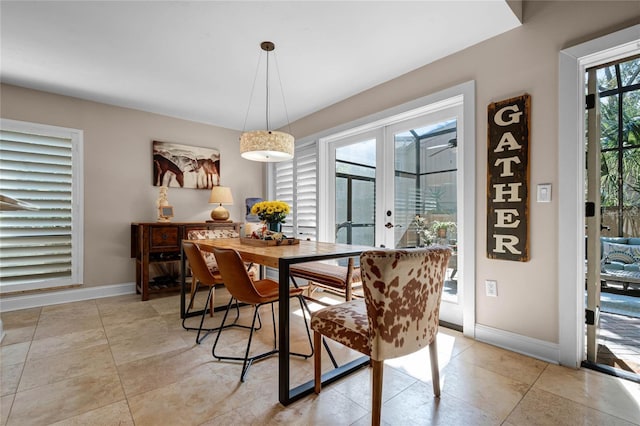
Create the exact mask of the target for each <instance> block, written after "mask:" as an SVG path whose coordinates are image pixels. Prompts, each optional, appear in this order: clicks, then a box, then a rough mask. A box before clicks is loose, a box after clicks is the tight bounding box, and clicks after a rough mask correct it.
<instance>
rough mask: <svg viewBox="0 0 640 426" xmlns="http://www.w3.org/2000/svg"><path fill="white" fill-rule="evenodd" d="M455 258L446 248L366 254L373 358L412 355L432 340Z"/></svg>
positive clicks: (364, 265)
mask: <svg viewBox="0 0 640 426" xmlns="http://www.w3.org/2000/svg"><path fill="white" fill-rule="evenodd" d="M450 256H451V251H450V250H449V249H448V248H445V247H428V248H421V249H406V250H402V249H400V250H373V251H367V252H364V253H362V255H361V256H360V266H361V268H362V284H363V288H364V294H365V303H366V307H367V316H368V319H369V329H370V333H371V334H370V336H371V358H372V359H374V360H383V359H388V358H396V357H399V356H403V355H407V354H409V353H412V352H415V351H417V350H420V349H422V348H424V347H426V346H428V345H429V344H430V343H431V342H432V341H433V339H434V338H435V336H436V333H437V332H438V317H439V313H440V300H441V297H442V287H443V285H444V279H445V274H446V270H447V263H448V262H449V257H450Z"/></svg>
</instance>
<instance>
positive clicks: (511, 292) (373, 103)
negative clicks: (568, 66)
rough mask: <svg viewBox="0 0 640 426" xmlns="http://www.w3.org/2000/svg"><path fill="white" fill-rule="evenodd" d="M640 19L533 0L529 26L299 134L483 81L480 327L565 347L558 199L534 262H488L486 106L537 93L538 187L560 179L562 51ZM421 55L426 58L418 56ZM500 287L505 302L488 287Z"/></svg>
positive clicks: (311, 123) (543, 215)
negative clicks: (560, 320)
mask: <svg viewBox="0 0 640 426" xmlns="http://www.w3.org/2000/svg"><path fill="white" fill-rule="evenodd" d="M638 22H640V3H638V2H637V1H625V2H613V1H587V2H578V1H558V2H541V1H527V2H525V3H524V25H522V26H521V27H519V28H516V29H514V30H512V31H509V32H507V33H505V34H503V35H500V36H497V37H494V38H492V39H490V40H487V41H485V42H483V43H480V44H478V45H476V46H473V47H470V48H468V49H466V50H464V51H462V52H460V53H457V54H455V55H452V56H449V57H447V58H444V59H442V60H440V61H437V62H435V63H433V64H430V65H427V66H425V67H422V68H420V69H418V70H415V71H413V72H411V73H408V74H406V75H404V76H401V77H399V78H397V79H395V80H392V81H389V82H387V83H386V84H383V85H380V86H378V87H375V88H373V89H371V90H368V91H366V92H363V93H361V94H359V95H357V96H354V97H352V98H350V99H348V100H346V101H344V102H341V103H338V104H336V105H333V106H331V107H329V108H327V109H325V110H323V111H320V112H318V113H316V114H313V115H311V116H309V117H306V118H304V119H302V120H299V121H297V122H295V123H293V124H292V128H293V130H294V133H295V135H296V137H298V138H302V137H304V136H307V135H312V134H314V133H318V132H321V131H323V130H325V129H329V128H332V127H335V126H338V125H340V124H343V123H347V122H349V121H352V120H355V119H357V118H360V117H364V116H367V115H369V114H372V113H376V112H378V111H382V110H384V109H387V108H390V107H393V106H396V105H400V104H402V103H405V102H407V101H410V100H413V99H416V98H419V97H422V96H425V95H428V94H431V93H435V92H438V91H440V90H442V89H445V88H448V87H451V86H454V85H456V84H459V83H462V82H465V81H468V80H475V81H476V105H475V106H476V139H477V141H478V142H477V143H478V149H477V158H476V173H477V178H476V191H477V192H476V197H477V201H476V213H477V219H476V224H475V225H476V322H477V323H478V324H482V325H485V326H489V327H493V328H496V329H501V330H506V331H509V332H513V333H517V334H521V335H524V336H529V337H532V338H536V339H541V340H544V341H549V342H554V343H558V309H559V307H558V285H559V284H558V282H557V266H558V260H557V259H558V257H560V258H561V259H562V256H558V251H557V243H558V242H557V238H556V228H557V223H558V214H560V213H559V212H558V211H557V199H556V200H553V201H552V202H551V203H549V204H544V203H541V204H539V203H536V202H535V198H532V199H531V202H530V232H529V235H530V238H529V240H530V257H531V260H530V261H529V262H526V263H520V262H508V261H499V260H490V259H487V257H486V200H485V197H486V171H487V167H486V164H485V163H486V161H487V155H486V148H485V147H486V134H487V124H486V120H487V118H486V117H487V106H488V105H489V104H490V103H491V102H494V101H499V100H503V99H507V98H510V97H513V96H518V95H521V94H523V93H525V92H527V93H529V94H531V97H532V113H531V120H532V127H531V145H530V147H531V148H530V149H531V157H530V162H531V175H530V185H531V186H530V188H532V189H533V190H535V185H536V184H538V183H552V184H553V190H554V191H556V192H555V194H557V182H558V164H557V160H558V156H557V146H558V143H559V141H558V137H557V133H558V118H557V117H558V55H559V52H560V50H562V49H564V48H567V47H570V46H572V45H575V44H578V43H581V42H584V41H587V40H590V39H593V38H596V37H599V36H602V35H604V34H607V33H610V32H613V31H616V30H619V29H622V28H626V27H629V26H631V25H633V24H637V23H638ZM416 54H419V52H416ZM486 279H495V280H497V281H498V293H499V296H498V297H497V298H488V297H486V296H485V290H484V281H485V280H486Z"/></svg>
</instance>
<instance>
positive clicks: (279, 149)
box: [240, 41, 295, 162]
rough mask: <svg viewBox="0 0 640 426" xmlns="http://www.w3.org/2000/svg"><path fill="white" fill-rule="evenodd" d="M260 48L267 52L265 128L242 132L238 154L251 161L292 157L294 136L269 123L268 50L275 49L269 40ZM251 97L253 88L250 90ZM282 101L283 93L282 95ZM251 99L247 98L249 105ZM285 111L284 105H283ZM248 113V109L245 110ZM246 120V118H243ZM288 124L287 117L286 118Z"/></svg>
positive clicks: (275, 160) (281, 159)
mask: <svg viewBox="0 0 640 426" xmlns="http://www.w3.org/2000/svg"><path fill="white" fill-rule="evenodd" d="M260 48H261V49H262V50H264V51H265V52H267V78H266V121H267V122H266V124H267V129H266V130H253V131H248V132H243V133H242V135H241V136H240V155H241V156H242V158H246V159H247V160H252V161H262V162H277V161H286V160H291V159H292V158H293V148H294V142H295V140H294V138H293V136H291V135H290V134H289V133H285V132H278V131H275V130H271V127H270V123H269V52H271V51H273V50H274V49H275V45H274V44H273V43H272V42H270V41H263V42H262V43H261V44H260ZM251 97H253V90H252V92H251ZM282 99H283V101H284V95H283V97H282ZM250 106H251V100H249V107H250ZM285 112H286V105H285ZM247 115H248V111H247ZM245 121H246V119H245ZM287 124H288V118H287Z"/></svg>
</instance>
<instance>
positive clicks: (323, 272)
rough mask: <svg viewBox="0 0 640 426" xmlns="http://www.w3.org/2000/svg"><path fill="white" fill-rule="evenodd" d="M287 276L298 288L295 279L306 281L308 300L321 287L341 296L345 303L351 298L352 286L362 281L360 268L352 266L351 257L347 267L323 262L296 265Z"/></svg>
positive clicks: (292, 266)
mask: <svg viewBox="0 0 640 426" xmlns="http://www.w3.org/2000/svg"><path fill="white" fill-rule="evenodd" d="M289 276H290V277H291V280H292V281H293V284H294V285H295V286H296V287H298V282H297V281H296V278H301V279H303V280H307V282H308V285H309V292H308V295H309V297H310V298H311V294H312V293H313V291H314V290H315V288H316V287H321V288H324V289H327V290H329V291H331V292H337V293H339V294H343V295H344V299H345V301H347V302H348V301H349V300H351V299H352V298H353V290H352V287H353V284H355V283H359V282H360V281H361V280H362V279H361V278H360V268H359V267H356V266H354V261H353V258H352V257H350V258H349V260H348V263H347V266H340V265H335V264H329V263H324V262H305V263H296V264H294V265H291V267H290V268H289ZM314 300H315V299H314Z"/></svg>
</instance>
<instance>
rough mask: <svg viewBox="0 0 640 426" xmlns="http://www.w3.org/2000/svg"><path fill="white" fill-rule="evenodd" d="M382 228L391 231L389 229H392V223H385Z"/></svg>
mask: <svg viewBox="0 0 640 426" xmlns="http://www.w3.org/2000/svg"><path fill="white" fill-rule="evenodd" d="M384 227H385V228H387V229H391V228H393V223H391V222H387V223H385V224H384Z"/></svg>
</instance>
